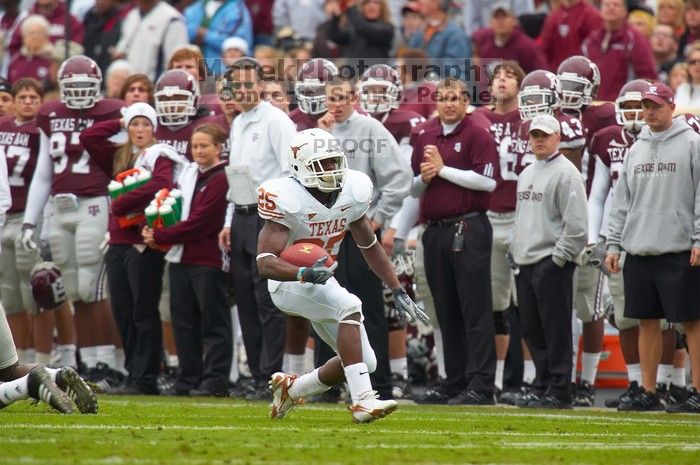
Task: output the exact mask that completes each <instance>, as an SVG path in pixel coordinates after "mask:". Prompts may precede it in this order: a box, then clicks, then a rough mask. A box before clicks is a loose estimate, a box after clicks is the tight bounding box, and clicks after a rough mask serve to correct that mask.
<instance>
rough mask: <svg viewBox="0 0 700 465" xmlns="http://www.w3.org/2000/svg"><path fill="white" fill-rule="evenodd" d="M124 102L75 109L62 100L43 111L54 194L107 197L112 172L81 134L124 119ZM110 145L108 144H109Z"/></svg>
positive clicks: (109, 101) (40, 121)
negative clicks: (97, 125)
mask: <svg viewBox="0 0 700 465" xmlns="http://www.w3.org/2000/svg"><path fill="white" fill-rule="evenodd" d="M123 106H124V102H122V101H120V100H114V99H103V100H99V101H97V102H95V105H94V106H93V107H92V108H86V109H84V110H74V109H70V108H67V107H66V106H65V104H63V103H62V102H61V101H59V100H54V101H51V102H47V103H45V104H43V105H42V106H41V108H40V109H39V115H38V116H37V126H38V127H39V129H40V130H41V132H42V133H43V134H42V137H44V136H45V137H46V138H47V140H46V141H44V142H48V152H49V156H50V157H51V162H52V164H53V178H52V186H51V194H54V195H55V194H75V195H77V196H80V197H98V196H102V195H107V184H109V180H110V177H111V174H112V173H105V172H104V171H102V170H101V169H100V168H99V167H98V166H97V165H96V164H95V162H94V161H93V160H92V158H91V157H90V155H89V154H88V153H87V151H86V150H85V149H84V148H83V146H82V144H81V143H80V133H81V132H82V131H83V130H84V129H85V128H89V127H90V126H92V125H93V124H94V123H97V122H100V121H105V120H110V119H118V118H121V117H122V114H121V108H122V107H123ZM105 143H107V141H105Z"/></svg>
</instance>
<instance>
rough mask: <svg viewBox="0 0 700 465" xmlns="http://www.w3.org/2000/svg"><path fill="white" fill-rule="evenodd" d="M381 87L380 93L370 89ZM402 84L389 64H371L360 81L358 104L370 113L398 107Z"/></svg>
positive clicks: (397, 74)
mask: <svg viewBox="0 0 700 465" xmlns="http://www.w3.org/2000/svg"><path fill="white" fill-rule="evenodd" d="M380 86H381V87H383V90H382V91H381V93H378V92H371V91H370V89H374V88H376V87H380ZM401 92H403V84H402V83H401V77H400V76H399V73H397V72H396V70H395V69H394V68H392V67H391V66H389V65H383V64H382V65H372V66H371V67H370V68H369V69H368V70H367V71H365V74H363V75H362V81H361V82H360V105H361V106H362V109H363V110H365V111H366V112H367V113H370V114H382V113H386V112H388V111H389V110H392V109H396V108H399V103H400V102H401Z"/></svg>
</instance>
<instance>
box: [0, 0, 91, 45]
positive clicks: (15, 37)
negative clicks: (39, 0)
mask: <svg viewBox="0 0 700 465" xmlns="http://www.w3.org/2000/svg"><path fill="white" fill-rule="evenodd" d="M29 14H30V15H41V13H40V12H39V9H38V8H37V5H34V8H32V10H31V11H30V12H29ZM69 14H70V13H68V11H66V4H65V3H64V2H59V3H58V6H57V7H56V9H55V10H53V12H52V13H51V15H49V16H44V15H41V16H44V17H45V18H46V20H47V21H48V22H49V24H50V27H49V40H50V41H51V43H52V44H55V43H56V41H57V40H60V39H65V36H66V27H65V24H66V15H69ZM84 35H85V28H84V27H83V24H82V23H81V22H80V21H78V20H77V19H76V18H75V16H73V15H70V40H72V41H73V42H76V43H79V44H82V43H83V36H84ZM21 47H22V26H21V23H20V25H19V26H17V29H15V32H14V34H12V39H11V40H10V46H9V50H10V55H14V54H15V53H17V52H19V49H20V48H21Z"/></svg>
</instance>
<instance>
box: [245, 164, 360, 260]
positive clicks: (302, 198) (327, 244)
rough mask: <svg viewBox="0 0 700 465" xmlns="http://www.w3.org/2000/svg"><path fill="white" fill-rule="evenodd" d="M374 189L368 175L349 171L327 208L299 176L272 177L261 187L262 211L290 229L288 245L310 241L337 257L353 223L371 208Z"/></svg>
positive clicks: (270, 218) (259, 205) (271, 219)
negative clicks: (336, 195) (333, 200)
mask: <svg viewBox="0 0 700 465" xmlns="http://www.w3.org/2000/svg"><path fill="white" fill-rule="evenodd" d="M372 192H373V186H372V181H371V180H370V179H369V177H368V176H367V175H366V174H364V173H362V172H360V171H355V170H348V172H347V175H346V176H345V182H344V183H343V188H342V189H341V190H340V193H339V194H338V197H337V199H336V200H335V203H333V205H332V206H330V207H326V206H325V205H323V204H321V203H320V202H319V201H318V200H316V199H315V198H314V196H313V195H311V193H310V192H309V191H308V190H307V189H306V187H304V186H302V185H301V183H300V182H299V181H297V180H296V179H294V178H292V177H289V178H280V179H272V180H270V181H267V182H264V183H263V184H262V185H261V186H260V188H259V189H258V213H259V214H260V216H261V217H262V218H263V219H266V220H270V221H274V222H275V223H279V224H282V225H284V226H286V227H287V228H289V241H288V242H287V247H289V246H290V245H292V244H297V243H300V242H308V243H311V244H316V245H318V246H319V247H323V248H324V249H325V250H326V251H327V252H328V254H329V255H330V256H332V257H333V258H334V259H335V258H336V256H337V255H338V250H339V248H340V243H341V241H342V240H343V238H344V237H345V233H346V232H347V231H348V229H349V228H350V223H352V222H354V221H357V220H358V219H360V218H362V217H363V216H364V215H365V214H366V213H367V210H369V207H370V203H371V202H372Z"/></svg>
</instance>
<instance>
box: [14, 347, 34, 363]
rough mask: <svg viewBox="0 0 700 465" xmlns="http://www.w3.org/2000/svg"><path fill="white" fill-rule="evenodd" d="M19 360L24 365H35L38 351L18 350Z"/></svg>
mask: <svg viewBox="0 0 700 465" xmlns="http://www.w3.org/2000/svg"><path fill="white" fill-rule="evenodd" d="M17 358H18V359H19V363H21V364H22V365H29V364H30V363H35V362H34V360H36V351H35V350H34V349H24V350H22V349H17Z"/></svg>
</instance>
